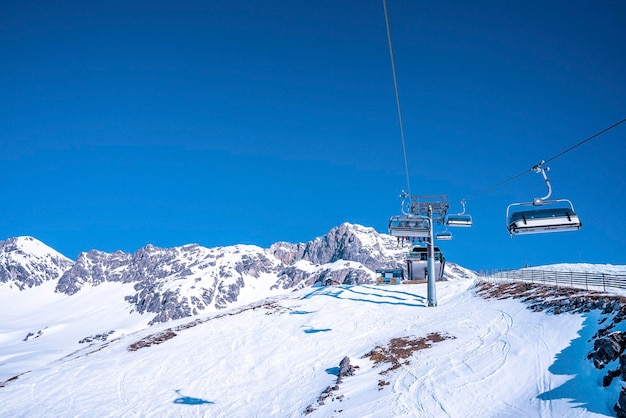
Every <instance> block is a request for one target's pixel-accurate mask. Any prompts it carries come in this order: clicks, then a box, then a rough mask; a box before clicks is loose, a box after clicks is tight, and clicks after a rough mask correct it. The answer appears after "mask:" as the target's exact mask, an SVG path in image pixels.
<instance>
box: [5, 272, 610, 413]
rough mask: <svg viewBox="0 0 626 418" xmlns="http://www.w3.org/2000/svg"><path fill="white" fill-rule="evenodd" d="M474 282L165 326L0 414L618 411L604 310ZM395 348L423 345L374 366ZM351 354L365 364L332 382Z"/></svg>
mask: <svg viewBox="0 0 626 418" xmlns="http://www.w3.org/2000/svg"><path fill="white" fill-rule="evenodd" d="M473 285H474V281H473V280H455V281H447V282H440V283H438V284H437V286H438V288H437V290H438V298H439V306H438V307H436V308H427V307H426V285H397V286H378V287H377V286H375V285H357V286H338V287H326V288H320V287H317V288H304V289H301V290H297V291H294V292H290V293H288V294H285V295H282V296H275V297H272V298H269V299H266V300H264V301H261V302H258V303H254V304H251V305H247V306H244V307H239V308H234V309H229V310H225V311H222V312H219V313H212V314H209V315H204V316H200V317H197V320H196V321H191V320H190V319H181V320H176V321H172V322H170V323H168V324H158V325H155V326H153V327H151V328H149V329H145V330H141V331H138V332H136V333H133V334H131V335H125V336H121V337H120V338H114V339H111V340H109V341H107V342H96V343H93V345H91V346H89V347H87V348H84V349H82V350H80V351H78V352H76V353H74V354H72V355H70V356H67V357H64V358H60V359H58V360H57V361H54V362H51V363H50V364H48V365H45V366H42V367H38V368H36V369H34V370H33V371H32V372H29V373H26V374H23V375H21V376H19V377H18V378H17V379H15V380H12V381H10V382H7V383H6V384H5V387H3V388H0V397H1V399H2V408H1V409H0V416H2V417H15V416H24V417H26V416H93V415H94V414H97V415H98V416H216V417H268V416H279V417H295V416H303V415H304V414H305V411H308V412H309V413H308V415H307V416H311V417H328V416H341V417H368V416H369V417H390V416H450V417H514V416H515V417H518V416H568V417H577V416H580V417H582V416H584V417H590V416H607V415H609V416H610V415H612V414H613V412H612V405H613V404H614V403H615V401H616V397H617V393H618V391H619V387H620V384H619V383H620V382H617V381H616V382H614V383H613V385H612V386H611V387H610V388H609V389H604V388H602V387H601V385H600V384H599V382H600V381H601V377H602V372H600V371H598V370H596V369H594V368H593V365H592V364H591V362H590V361H589V360H587V359H586V358H585V357H586V353H587V352H588V351H589V349H590V347H589V342H588V340H589V338H590V337H591V335H592V334H593V333H594V332H595V330H596V329H597V327H598V324H597V322H598V319H599V315H600V313H599V312H598V311H594V312H590V313H587V314H584V315H583V314H562V315H550V314H547V313H545V312H532V311H531V310H529V309H527V307H526V305H524V304H523V303H522V302H521V301H519V300H514V299H506V300H494V299H489V300H485V299H483V298H480V297H478V296H476V294H475V292H474V290H473V289H472V286H473ZM59 309H60V308H59ZM12 321H17V318H13V320H12ZM433 335H438V336H440V337H441V338H434V337H433ZM113 337H115V335H113ZM45 338H46V334H45V333H44V335H42V336H41V337H40V339H45ZM398 338H403V340H394V339H398ZM434 340H436V342H434ZM34 341H35V340H33V341H26V342H24V351H27V348H26V347H28V344H30V343H32V342H34ZM394 341H395V342H396V343H397V342H398V341H404V342H403V344H404V346H405V348H406V347H409V346H411V344H413V345H412V346H413V347H417V346H420V347H421V349H414V350H409V351H408V353H409V355H408V356H407V357H406V358H404V359H400V360H399V365H398V367H397V368H395V369H393V367H392V363H389V362H387V363H385V362H382V363H378V364H377V363H376V360H377V359H378V358H379V357H380V356H379V357H376V356H375V355H374V354H373V353H375V352H378V353H384V352H385V350H388V352H391V351H390V350H391V349H390V344H391V343H392V342H394ZM157 343H158V344H157ZM420 344H421V345H420ZM396 348H397V347H396ZM405 351H406V350H405ZM399 352H400V353H401V352H402V350H400V351H399ZM345 356H348V357H349V359H350V362H351V363H352V364H353V365H355V366H358V368H356V369H355V371H354V375H353V376H347V377H345V378H343V379H342V382H341V383H339V384H336V380H337V376H336V373H337V368H338V366H339V362H340V361H341V360H342V359H343V358H344V357H345ZM329 387H330V388H331V389H330V390H327V388H329ZM324 392H326V393H325V394H324Z"/></svg>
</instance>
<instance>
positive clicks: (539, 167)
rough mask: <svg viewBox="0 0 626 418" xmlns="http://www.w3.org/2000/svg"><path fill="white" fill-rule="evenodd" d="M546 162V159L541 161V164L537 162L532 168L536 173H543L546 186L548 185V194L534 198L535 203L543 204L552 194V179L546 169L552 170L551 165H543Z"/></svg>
mask: <svg viewBox="0 0 626 418" xmlns="http://www.w3.org/2000/svg"><path fill="white" fill-rule="evenodd" d="M544 164H545V161H541V162H540V163H539V164H537V165H536V166H534V167H533V168H532V170H533V171H534V172H535V173H541V175H542V176H543V179H544V180H545V182H546V186H547V187H548V194H547V195H545V196H544V197H540V198H536V199H534V204H535V205H542V204H543V202H544V201H545V200H546V199H548V198H549V197H550V196H552V185H551V184H550V179H549V178H548V175H547V174H546V171H550V167H544V166H543V165H544Z"/></svg>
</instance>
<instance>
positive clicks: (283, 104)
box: [0, 0, 626, 269]
mask: <svg viewBox="0 0 626 418" xmlns="http://www.w3.org/2000/svg"><path fill="white" fill-rule="evenodd" d="M183 3H184V5H181V4H183ZM508 3H510V2H498V1H478V2H472V3H471V4H469V3H467V2H461V1H448V2H427V1H399V0H398V1H394V0H389V2H388V6H389V18H390V21H391V30H392V36H393V43H394V52H395V58H396V67H397V77H398V83H399V91H400V101H401V105H402V112H403V121H404V129H405V136H406V147H407V152H408V155H409V174H410V180H411V192H412V194H414V195H430V194H437V195H448V196H449V198H448V200H449V201H450V202H451V203H452V207H451V212H456V211H460V210H461V207H460V205H458V204H457V202H459V201H460V200H461V199H462V198H470V199H469V200H468V205H467V211H468V213H471V214H472V216H473V218H474V224H475V226H474V227H473V228H471V229H459V228H457V229H454V230H452V229H451V232H453V234H454V239H453V240H452V241H450V242H443V243H441V247H442V249H443V250H444V252H445V253H446V255H447V257H448V259H449V260H451V261H454V262H457V263H459V264H461V265H463V266H466V267H469V268H474V269H489V268H515V267H521V266H523V265H525V264H528V265H539V264H547V263H560V262H589V263H612V264H626V257H625V256H624V250H625V249H626V245H624V243H625V242H626V241H625V239H624V237H625V236H626V223H624V222H623V213H624V208H625V207H626V199H625V197H624V189H625V187H626V181H625V179H626V176H625V175H624V169H623V160H624V158H625V157H626V145H625V141H624V138H625V137H626V124H624V125H621V126H619V127H617V128H615V129H613V130H612V131H610V132H607V133H606V134H604V135H602V136H601V137H599V138H597V139H595V140H593V141H590V142H588V143H586V144H585V145H583V146H581V147H579V148H577V149H575V150H573V151H571V152H569V153H567V154H565V155H563V156H562V157H559V158H558V159H555V160H554V161H552V162H551V163H550V164H549V166H550V167H551V171H550V172H549V175H550V178H551V181H552V185H553V188H554V193H553V197H555V198H569V199H571V200H572V202H573V203H574V206H575V208H576V210H577V213H578V214H579V215H580V217H581V220H582V221H583V228H582V229H581V230H580V231H579V232H568V233H559V234H541V235H532V236H523V237H516V238H514V239H511V238H510V237H509V235H508V233H507V231H506V229H505V211H506V207H507V205H508V204H509V203H513V202H520V201H529V200H531V199H532V198H533V197H541V196H543V195H544V194H545V185H544V183H543V180H542V179H541V177H540V176H539V175H537V174H534V173H529V174H526V175H525V176H522V177H520V178H519V179H517V180H515V181H513V182H511V183H508V184H506V185H504V186H503V187H500V188H497V189H495V190H491V191H489V192H487V193H481V192H482V191H483V190H485V189H487V188H489V187H491V186H493V185H495V184H497V183H499V182H501V181H503V180H506V179H508V178H510V177H511V176H514V175H516V174H518V173H520V172H522V171H524V170H527V169H528V168H530V167H532V166H533V165H534V164H536V163H538V162H539V161H540V160H541V159H547V158H550V157H552V156H554V155H556V154H558V153H559V152H561V151H563V150H565V149H567V148H568V147H570V146H572V145H574V144H576V143H578V142H579V141H582V140H584V139H585V138H587V137H588V136H590V135H592V134H594V133H595V132H597V131H599V130H601V129H603V128H605V127H607V126H609V125H611V124H613V123H614V122H616V121H619V120H621V119H623V118H624V117H626V70H625V68H626V54H625V53H624V45H626V4H625V3H624V2H622V1H600V2H569V1H553V2H539V1H528V2H515V3H513V4H508ZM0 54H1V55H2V61H3V63H2V65H0V98H1V100H0V178H1V179H2V185H3V191H4V193H3V196H4V198H3V204H2V205H1V206H0V239H5V238H9V237H13V236H19V235H32V236H35V237H36V238H38V239H40V240H42V241H44V242H45V243H47V244H48V245H50V246H52V247H54V248H55V249H57V250H59V251H60V252H62V253H63V254H65V255H67V256H68V257H70V258H75V257H76V256H77V254H78V253H79V252H81V251H88V250H90V249H99V250H103V251H115V250H118V249H121V250H124V251H128V252H134V251H136V250H137V249H139V248H140V247H142V246H143V245H146V244H148V243H151V244H153V245H157V246H161V247H171V246H176V245H183V244H188V243H199V244H201V245H205V246H208V247H213V246H222V245H231V244H237V243H245V244H256V245H259V246H262V247H268V246H269V245H271V244H272V243H273V242H276V241H289V242H305V241H308V240H310V239H313V238H314V237H317V236H321V235H323V234H325V233H326V232H327V231H328V230H330V229H331V228H332V227H334V226H337V225H339V224H341V223H342V222H351V223H358V224H362V225H366V226H372V227H374V228H376V229H377V230H378V231H379V232H386V231H387V222H388V219H389V217H390V216H392V215H395V214H398V212H399V207H400V198H399V197H398V196H399V194H400V192H401V191H402V190H403V189H406V188H407V186H406V178H405V170H404V161H403V155H402V144H401V139H400V133H399V127H398V119H397V113H396V104H395V96H394V90H393V79H392V74H391V65H390V60H389V50H388V45H387V36H386V30H385V20H384V12H383V5H382V1H377V0H376V1H374V0H372V1H369V0H367V1H363V0H360V1H351V0H347V1H341V2H336V1H316V2H284V1H272V0H269V1H264V2H258V1H249V0H248V1H243V0H229V1H220V0H216V1H211V2H193V1H189V2H177V1H150V2H148V1H141V2H129V1H124V2H121V1H110V2H95V1H94V2H91V1H80V2H79V1H75V2H74V1H66V2H46V1H36V2H35V1H32V2H29V1H23V2H11V3H8V4H5V5H3V13H2V15H1V16H0Z"/></svg>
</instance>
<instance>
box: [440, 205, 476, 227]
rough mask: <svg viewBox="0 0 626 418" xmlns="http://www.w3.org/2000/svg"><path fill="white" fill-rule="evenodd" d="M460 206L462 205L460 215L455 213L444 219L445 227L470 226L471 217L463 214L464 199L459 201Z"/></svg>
mask: <svg viewBox="0 0 626 418" xmlns="http://www.w3.org/2000/svg"><path fill="white" fill-rule="evenodd" d="M461 204H462V205H463V211H462V212H461V213H457V214H456V215H448V216H447V218H446V226H454V227H457V226H461V227H470V226H472V217H471V216H470V215H466V214H465V199H463V200H461Z"/></svg>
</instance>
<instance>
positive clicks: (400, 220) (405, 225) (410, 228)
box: [389, 215, 430, 238]
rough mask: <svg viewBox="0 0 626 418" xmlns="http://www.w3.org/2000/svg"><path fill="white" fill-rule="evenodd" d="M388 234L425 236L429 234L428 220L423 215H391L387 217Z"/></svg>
mask: <svg viewBox="0 0 626 418" xmlns="http://www.w3.org/2000/svg"><path fill="white" fill-rule="evenodd" d="M389 235H391V236H393V237H409V238H426V237H428V236H430V221H429V220H428V218H427V217H424V216H414V215H398V216H392V217H391V218H390V219H389Z"/></svg>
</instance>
